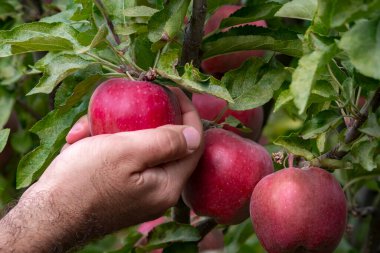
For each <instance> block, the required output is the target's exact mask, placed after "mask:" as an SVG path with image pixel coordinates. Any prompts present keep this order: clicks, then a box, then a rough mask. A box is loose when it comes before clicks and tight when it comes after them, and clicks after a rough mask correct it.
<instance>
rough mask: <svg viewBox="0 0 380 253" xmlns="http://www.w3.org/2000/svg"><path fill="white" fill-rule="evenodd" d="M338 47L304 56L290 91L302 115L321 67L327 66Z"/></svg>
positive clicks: (332, 46)
mask: <svg viewBox="0 0 380 253" xmlns="http://www.w3.org/2000/svg"><path fill="white" fill-rule="evenodd" d="M335 52H336V45H335V44H332V45H330V46H328V47H326V48H324V49H322V50H316V51H313V52H311V53H310V54H307V55H304V56H302V58H301V59H300V60H299V62H298V67H297V68H296V70H295V71H294V73H293V78H292V83H291V84H290V91H291V92H292V95H293V96H294V104H295V105H296V106H297V107H298V109H299V114H302V113H303V112H304V111H305V109H306V105H307V103H308V100H309V98H310V94H311V90H312V88H313V85H314V83H315V81H316V79H317V77H318V71H319V70H320V67H321V66H323V65H324V64H326V63H327V62H328V61H329V60H330V59H331V58H332V57H333V56H334V54H335Z"/></svg>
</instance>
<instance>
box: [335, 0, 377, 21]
mask: <svg viewBox="0 0 380 253" xmlns="http://www.w3.org/2000/svg"><path fill="white" fill-rule="evenodd" d="M332 2H333V3H332V4H331V5H332V8H331V9H330V11H331V16H330V17H331V19H330V20H329V21H330V25H331V27H339V26H342V25H344V24H346V23H349V22H352V21H354V20H358V19H361V18H366V19H371V18H375V17H376V16H379V11H378V10H379V9H380V1H379V0H371V1H365V0H334V1H332Z"/></svg>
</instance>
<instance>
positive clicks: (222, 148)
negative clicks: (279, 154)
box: [183, 128, 273, 225]
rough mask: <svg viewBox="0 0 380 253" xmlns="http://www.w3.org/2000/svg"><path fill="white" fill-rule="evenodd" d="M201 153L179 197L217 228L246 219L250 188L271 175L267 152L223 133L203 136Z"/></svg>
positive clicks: (213, 131)
mask: <svg viewBox="0 0 380 253" xmlns="http://www.w3.org/2000/svg"><path fill="white" fill-rule="evenodd" d="M204 139H205V150H204V153H203V155H202V157H201V159H200V161H199V163H198V166H197V168H196V170H195V172H194V173H193V174H192V176H191V177H190V179H189V181H188V182H187V184H186V186H185V189H184V192H183V197H184V201H185V203H186V204H187V205H188V206H189V207H190V208H192V209H193V210H194V212H195V213H196V214H197V215H200V216H209V217H213V218H215V219H216V221H217V222H218V223H220V224H227V225H229V224H237V223H240V222H242V221H243V220H245V219H246V218H248V217H249V201H250V197H251V195H252V191H253V188H254V187H255V186H256V184H257V183H258V182H259V181H260V179H261V178H263V177H264V176H266V175H268V174H270V173H272V172H273V164H272V160H271V157H270V155H269V154H268V152H267V151H266V150H265V149H264V148H263V147H262V146H260V145H259V144H257V143H255V142H254V141H251V140H249V139H245V138H242V137H240V136H238V135H236V134H234V133H232V132H229V131H226V130H224V129H216V128H214V129H209V130H207V131H206V132H205V136H204Z"/></svg>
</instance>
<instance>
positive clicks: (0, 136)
mask: <svg viewBox="0 0 380 253" xmlns="http://www.w3.org/2000/svg"><path fill="white" fill-rule="evenodd" d="M10 132H11V130H10V129H9V128H6V129H1V130H0V153H1V152H3V150H4V148H5V145H7V141H8V137H9V134H10Z"/></svg>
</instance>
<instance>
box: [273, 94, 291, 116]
mask: <svg viewBox="0 0 380 253" xmlns="http://www.w3.org/2000/svg"><path fill="white" fill-rule="evenodd" d="M293 99H294V96H293V94H292V92H291V91H290V89H286V90H283V91H282V92H281V93H280V95H279V96H278V98H277V99H276V103H275V105H274V109H273V111H274V112H277V111H278V110H279V109H280V108H281V107H283V106H284V105H285V104H287V103H289V102H290V101H292V100H293Z"/></svg>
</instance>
